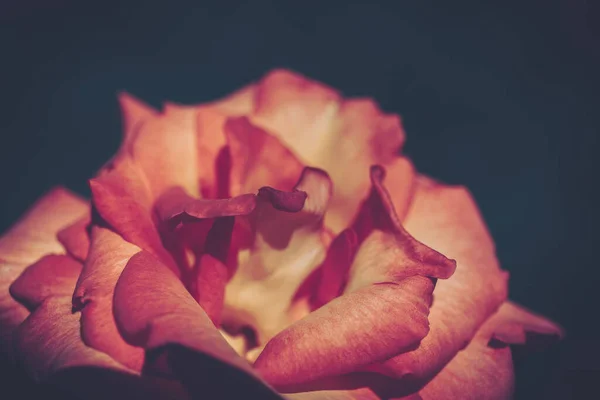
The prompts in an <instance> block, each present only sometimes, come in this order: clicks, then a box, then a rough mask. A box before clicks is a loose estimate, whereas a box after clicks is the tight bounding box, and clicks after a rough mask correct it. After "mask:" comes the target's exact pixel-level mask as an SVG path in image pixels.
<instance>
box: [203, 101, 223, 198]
mask: <svg viewBox="0 0 600 400" xmlns="http://www.w3.org/2000/svg"><path fill="white" fill-rule="evenodd" d="M226 119H227V115H225V114H223V113H220V112H218V111H216V109H214V108H210V107H200V108H198V109H197V130H198V133H197V137H196V138H197V142H198V143H197V151H198V174H199V177H200V190H201V192H202V197H206V198H218V197H226V196H227V193H226V191H224V188H222V187H221V186H220V185H221V184H222V182H221V181H222V180H226V179H225V177H224V176H223V174H229V160H223V157H225V153H226V151H225V146H226V144H227V143H226V140H225V132H224V129H225V121H226ZM224 170H226V171H224ZM227 179H228V178H227ZM227 189H229V188H227Z"/></svg>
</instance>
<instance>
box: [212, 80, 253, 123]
mask: <svg viewBox="0 0 600 400" xmlns="http://www.w3.org/2000/svg"><path fill="white" fill-rule="evenodd" d="M255 97H256V85H255V84H251V85H248V86H246V87H243V88H241V89H240V90H238V91H237V92H234V93H232V94H230V95H229V96H227V97H225V98H223V99H221V100H218V101H216V102H213V103H212V104H210V106H212V107H214V108H215V109H217V110H218V111H219V112H222V113H224V114H226V115H229V116H241V115H249V114H250V113H251V112H252V111H253V110H254V103H255Z"/></svg>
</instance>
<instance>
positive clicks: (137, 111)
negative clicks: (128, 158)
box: [119, 92, 158, 152]
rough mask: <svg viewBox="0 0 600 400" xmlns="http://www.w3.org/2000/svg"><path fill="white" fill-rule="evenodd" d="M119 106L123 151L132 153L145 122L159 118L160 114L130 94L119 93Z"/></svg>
mask: <svg viewBox="0 0 600 400" xmlns="http://www.w3.org/2000/svg"><path fill="white" fill-rule="evenodd" d="M119 105H120V106H121V114H122V116H123V117H122V118H123V145H122V146H121V149H122V150H123V151H127V152H129V151H131V145H132V143H133V141H134V140H135V137H136V136H137V134H138V133H139V128H140V126H141V124H142V123H144V121H147V120H150V119H153V118H156V117H158V112H157V111H156V110H155V109H153V108H152V107H150V106H148V105H147V104H145V103H144V102H142V101H141V100H139V99H137V98H136V97H134V96H132V95H131V94H129V93H126V92H122V93H119Z"/></svg>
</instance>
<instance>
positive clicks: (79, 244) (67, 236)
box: [57, 215, 91, 262]
mask: <svg viewBox="0 0 600 400" xmlns="http://www.w3.org/2000/svg"><path fill="white" fill-rule="evenodd" d="M90 222H91V219H90V215H86V216H85V217H83V218H80V219H79V220H77V221H76V222H74V223H73V224H71V225H69V226H67V227H66V228H63V229H62V230H60V231H59V232H58V234H57V238H58V241H59V242H60V243H61V244H62V245H63V246H64V247H65V249H66V250H67V253H69V254H70V255H71V256H73V257H74V258H75V259H77V260H79V261H81V262H83V261H84V260H85V258H86V257H87V254H88V251H89V249H90V236H89V234H88V226H89V224H90Z"/></svg>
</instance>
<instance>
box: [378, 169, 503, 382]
mask: <svg viewBox="0 0 600 400" xmlns="http://www.w3.org/2000/svg"><path fill="white" fill-rule="evenodd" d="M405 227H406V229H407V230H408V231H409V232H410V233H411V234H412V235H413V236H414V237H416V238H417V239H418V240H420V241H422V242H423V243H425V244H427V245H428V246H431V247H432V248H434V249H436V250H438V251H439V252H441V253H443V254H445V255H446V256H448V257H452V258H454V259H455V260H456V261H457V268H456V272H455V274H454V275H453V276H452V278H451V279H448V280H445V281H441V282H439V283H438V285H437V287H436V289H435V293H434V301H433V306H432V307H431V313H430V315H429V322H430V325H431V331H430V333H429V334H428V335H427V337H426V338H425V339H424V340H423V341H422V342H421V345H420V346H419V348H417V349H416V350H414V351H412V352H408V353H404V354H400V355H398V356H397V357H395V358H392V359H391V360H389V361H387V362H385V363H384V364H383V366H382V367H375V368H374V369H375V370H378V371H380V372H383V373H385V374H387V375H390V376H393V377H397V378H401V379H403V380H404V381H405V384H407V385H408V384H411V385H414V386H415V387H416V388H418V387H419V386H421V385H423V384H424V383H426V382H427V380H429V379H431V378H432V377H433V376H434V375H435V374H436V373H437V372H438V371H439V370H440V369H441V368H442V367H443V366H444V365H445V364H446V363H447V362H448V361H450V359H451V358H452V357H453V356H454V355H455V354H456V353H457V352H458V351H459V350H460V349H461V348H462V347H463V346H464V345H465V343H468V342H469V340H470V339H471V338H472V337H473V335H474V334H475V331H476V330H477V328H478V327H479V326H480V325H481V324H482V323H483V322H484V321H485V320H486V319H487V318H488V317H489V316H490V315H491V314H492V313H493V312H495V311H496V309H497V308H498V306H499V305H500V304H501V303H502V301H503V300H504V299H505V297H506V280H507V274H506V273H505V272H503V271H501V270H500V268H499V266H498V262H497V260H496V257H495V254H494V244H493V242H492V239H491V238H490V236H489V234H488V232H487V229H486V227H485V225H484V222H483V220H482V218H481V216H480V214H479V212H478V210H477V208H476V205H475V203H474V202H473V200H472V199H471V197H470V195H469V194H468V192H467V191H466V190H465V189H463V188H455V187H447V186H442V185H439V184H437V183H434V182H433V181H431V180H429V179H427V178H423V177H421V178H419V181H418V186H417V191H416V194H415V198H414V202H413V204H412V207H411V209H410V211H409V214H408V216H407V218H406V222H405Z"/></svg>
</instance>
